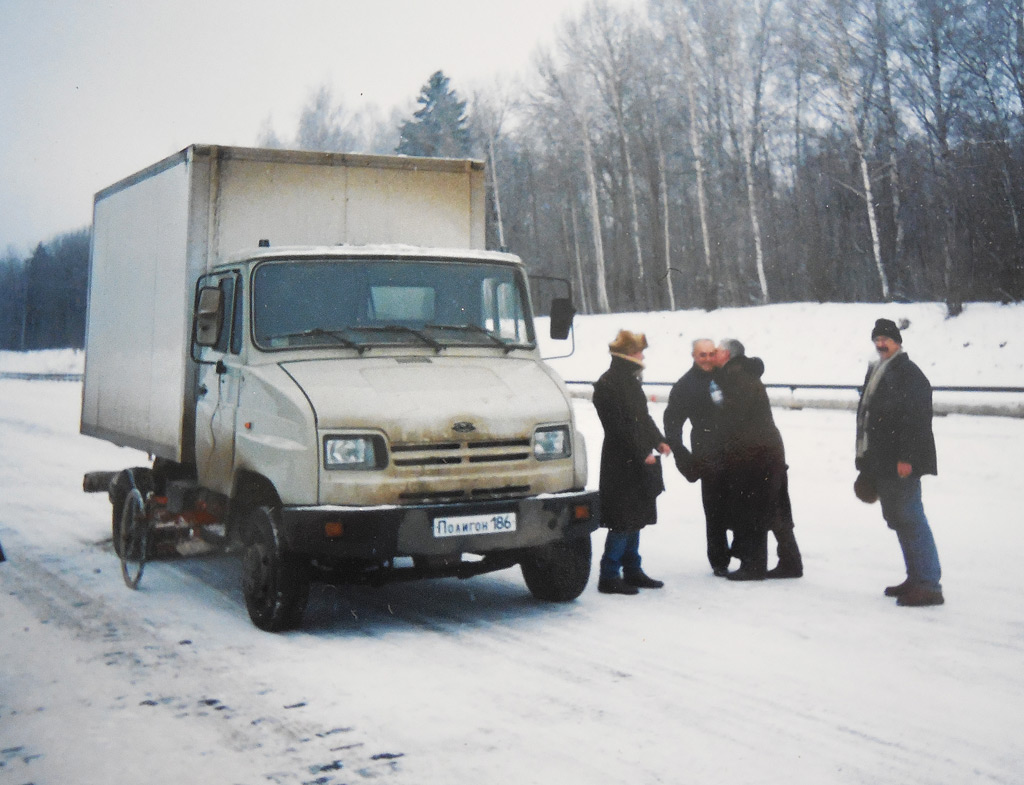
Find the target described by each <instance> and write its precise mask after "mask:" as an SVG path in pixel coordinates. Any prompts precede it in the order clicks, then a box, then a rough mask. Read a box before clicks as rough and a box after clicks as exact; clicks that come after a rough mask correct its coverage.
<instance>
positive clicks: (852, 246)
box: [0, 0, 1024, 348]
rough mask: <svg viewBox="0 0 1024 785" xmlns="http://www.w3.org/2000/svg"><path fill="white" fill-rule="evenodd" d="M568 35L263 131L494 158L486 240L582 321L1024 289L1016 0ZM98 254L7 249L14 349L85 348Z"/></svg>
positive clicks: (664, 19) (1015, 296) (1020, 15)
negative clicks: (472, 78)
mask: <svg viewBox="0 0 1024 785" xmlns="http://www.w3.org/2000/svg"><path fill="white" fill-rule="evenodd" d="M555 40H556V43H555V44H553V45H552V46H550V47H549V48H548V49H546V50H544V51H540V52H538V54H537V57H536V59H535V64H534V66H533V68H531V72H530V73H528V74H525V75H523V78H522V80H521V81H520V82H518V83H517V84H516V85H515V86H509V85H501V84H498V85H494V86H492V87H491V88H489V89H486V90H477V91H476V92H474V94H473V95H472V96H470V97H469V98H468V99H466V100H464V99H463V98H462V97H460V95H459V94H458V92H457V91H456V90H454V89H453V88H452V86H451V84H450V83H449V80H448V78H447V77H446V76H445V75H444V73H443V72H441V71H438V72H436V73H435V74H433V75H432V76H430V77H429V79H428V80H427V82H426V83H425V84H424V86H423V88H422V90H421V91H420V94H419V96H418V98H417V104H418V108H417V109H416V111H415V112H414V113H413V114H412V115H411V116H404V115H403V114H402V113H400V112H398V111H397V110H394V111H392V112H391V114H390V115H389V116H384V115H382V114H381V113H379V112H377V111H373V110H371V109H367V108H362V109H357V110H351V109H349V108H347V107H346V106H344V104H343V103H342V102H339V101H336V100H335V98H334V96H333V94H332V91H331V89H330V88H329V87H326V86H325V87H321V88H320V89H319V90H318V91H316V92H315V93H314V94H313V95H312V96H311V98H310V100H309V101H308V103H307V105H306V106H305V108H304V109H303V111H302V113H301V115H300V117H299V119H298V122H297V126H296V129H295V132H294V134H290V135H288V136H286V137H284V138H282V137H280V136H278V135H277V133H276V132H275V131H274V130H273V129H271V128H270V126H269V124H268V125H267V126H265V127H264V128H263V129H262V131H261V132H260V134H259V137H258V144H261V145H264V146H277V147H294V148H299V149H311V150H332V151H344V152H373V153H395V152H397V153H402V154H408V155H431V156H444V157H462V156H468V155H471V156H474V157H478V158H482V159H485V160H486V161H487V164H488V198H489V207H490V209H489V215H488V245H489V247H492V248H504V249H508V250H511V251H512V252H514V253H518V254H519V255H520V256H522V257H523V258H524V260H525V261H526V263H527V265H528V266H529V268H530V269H531V271H532V272H534V273H537V274H543V275H550V276H561V277H564V278H566V279H568V280H570V281H571V282H572V285H573V288H574V291H575V299H576V302H577V307H578V308H580V310H582V311H584V312H593V313H601V312H609V311H634V310H640V311H646V310H662V309H666V310H672V309H677V308H716V307H721V306H742V305H750V304H761V303H772V302H786V301H832V302H849V301H860V302H864V301H879V302H881V301H891V300H927V301H943V302H945V303H946V304H947V308H948V311H949V313H950V315H956V314H957V313H959V312H960V310H961V309H962V307H963V303H964V302H965V301H971V300H988V301H1004V302H1010V301H1020V300H1022V299H1024V213H1022V210H1024V176H1022V175H1024V133H1022V132H1024V4H1022V3H1021V2H1020V0H647V2H646V4H644V5H642V6H637V7H632V8H622V7H619V6H615V5H611V4H609V3H608V2H606V0H592V1H591V2H590V3H589V4H588V5H587V6H586V7H585V8H584V9H583V10H582V11H581V13H580V14H579V15H578V16H577V17H575V18H570V19H567V20H566V21H565V22H564V23H563V24H562V25H561V26H560V28H559V30H558V31H557V36H556V39H555ZM87 254H88V233H87V230H83V231H81V232H76V233H72V234H69V235H62V236H61V237H59V238H56V239H55V240H53V241H51V242H49V243H46V244H40V245H39V246H38V247H37V249H36V251H35V252H34V253H33V254H32V256H31V257H30V258H29V259H27V260H18V259H15V258H13V257H12V256H11V254H8V257H7V258H5V259H2V260H0V298H2V300H3V302H0V344H2V346H4V347H14V348H41V347H43V346H46V345H51V344H54V342H62V341H67V342H70V343H68V344H65V345H81V330H82V328H81V325H82V324H83V323H84V289H85V285H84V272H83V271H84V269H85V268H86V266H87V263H86V262H85V261H84V260H85V259H86V258H87ZM76 309H77V310H76ZM69 314H71V316H69Z"/></svg>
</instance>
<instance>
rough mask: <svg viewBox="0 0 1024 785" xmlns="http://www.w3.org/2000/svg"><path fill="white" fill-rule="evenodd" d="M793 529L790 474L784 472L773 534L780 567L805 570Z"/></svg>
mask: <svg viewBox="0 0 1024 785" xmlns="http://www.w3.org/2000/svg"><path fill="white" fill-rule="evenodd" d="M793 527H794V523H793V505H792V503H791V502H790V500H789V472H786V471H783V473H782V484H781V485H780V486H779V498H778V503H777V505H776V509H775V519H774V521H773V522H772V534H774V535H775V542H776V543H777V548H776V553H777V554H778V557H779V566H780V567H786V568H792V569H799V570H803V568H804V562H803V557H802V556H800V546H798V545H797V544H796V535H795V534H794V533H793ZM767 546H768V544H767V543H765V547H766V548H767Z"/></svg>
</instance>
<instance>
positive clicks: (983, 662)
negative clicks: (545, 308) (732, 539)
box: [0, 380, 1024, 785]
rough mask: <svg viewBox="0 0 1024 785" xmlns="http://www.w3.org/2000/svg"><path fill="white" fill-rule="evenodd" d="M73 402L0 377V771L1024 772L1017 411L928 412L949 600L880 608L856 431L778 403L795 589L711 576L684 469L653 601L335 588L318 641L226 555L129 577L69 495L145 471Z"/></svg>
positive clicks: (794, 777) (274, 777)
mask: <svg viewBox="0 0 1024 785" xmlns="http://www.w3.org/2000/svg"><path fill="white" fill-rule="evenodd" d="M79 396H80V386H79V385H78V384H73V383H66V382H24V381H6V380H5V381H0V540H2V542H3V545H4V549H5V551H6V552H7V556H8V560H9V561H8V562H7V563H5V564H3V565H0V625H2V629H3V635H2V636H0V781H3V782H10V783H12V785H15V784H17V785H22V784H24V783H30V782H31V783H34V784H35V785H49V784H52V785H57V784H58V783H60V784H61V785H63V784H65V783H75V784H76V785H88V784H90V783H96V785H120V783H129V782H130V783H137V782H146V783H149V784H150V785H163V783H175V785H180V783H182V782H189V783H196V784H197V785H205V783H210V784H211V785H213V784H214V783H217V784H218V785H221V784H224V785H243V784H244V785H256V784H257V783H282V784H285V783H288V784H290V783H325V784H328V783H330V784H334V783H346V782H347V783H353V782H359V781H361V780H363V779H383V780H388V781H394V782H400V783H415V784H416V785H432V784H434V783H436V784H437V785H453V784H456V785H458V784H461V783H467V784H469V783H473V784H474V785H483V784H485V783H486V784H487V785H502V784H504V783H509V784H510V785H512V784H513V783H514V784H515V785H524V784H526V783H587V785H599V784H601V783H609V784H611V783H637V784H638V785H648V784H649V783H730V784H731V783H759V784H760V783H870V784H871V785H878V784H879V783H893V785H897V784H898V785H911V784H912V783H922V785H924V784H925V783H927V784H928V785H933V784H934V783H949V785H961V784H962V783H1021V782H1022V781H1024V774H1022V772H1024V741H1022V739H1024V736H1022V733H1021V728H1022V727H1024V571H1022V570H1021V569H1020V567H1019V563H1020V558H1021V554H1022V552H1024V526H1022V523H1024V516H1022V514H1021V512H1020V495H1021V491H1020V470H1021V467H1022V466H1024V421H1021V420H1011V419H1003V418H981V417H964V416H950V417H944V418H939V419H937V420H936V423H935V427H936V437H937V441H938V448H939V460H940V471H941V474H940V476H939V477H938V478H928V479H926V480H925V491H924V494H925V505H926V509H927V511H928V513H929V517H930V519H931V521H932V524H933V528H934V530H935V534H936V539H937V542H938V545H939V552H940V555H941V557H942V560H943V568H944V576H943V584H944V588H945V592H946V597H947V604H946V605H945V606H942V607H939V608H925V609H905V608H898V607H897V606H896V605H895V604H894V602H893V601H892V600H889V599H886V598H884V597H883V596H882V588H883V587H884V586H885V585H886V584H888V583H893V582H897V581H899V580H900V579H901V578H902V561H901V558H900V555H899V550H898V547H897V545H896V540H895V537H894V536H893V535H892V534H891V532H889V531H888V530H887V529H886V528H885V526H884V524H883V522H882V520H881V515H880V513H879V510H878V507H877V505H876V506H866V505H863V504H861V503H860V502H858V501H857V500H856V499H855V498H854V497H853V494H852V492H851V488H850V486H851V483H852V480H853V471H852V467H851V465H850V464H851V459H850V452H851V449H852V429H853V415H852V414H851V413H849V412H837V411H781V410H780V411H777V412H776V417H777V420H778V423H779V426H780V428H781V430H782V432H783V435H784V438H785V440H786V446H787V451H788V457H789V462H790V465H791V491H792V496H793V502H794V508H795V513H796V518H797V527H798V528H797V536H798V539H799V541H800V545H801V547H802V549H803V551H804V558H805V563H806V569H807V575H806V577H805V578H803V579H801V580H796V581H778V582H766V583H761V584H733V583H729V582H727V581H724V580H721V579H716V578H714V577H712V576H711V574H710V571H709V569H708V566H707V563H706V560H705V558H704V543H703V520H702V515H701V512H700V503H699V494H698V489H697V487H696V486H691V485H688V484H687V483H686V482H685V481H683V480H682V479H681V478H679V477H678V476H677V475H676V474H675V472H674V470H672V471H668V470H667V471H666V479H667V485H668V490H667V492H666V494H664V495H663V496H662V497H661V499H660V523H659V524H658V526H657V527H655V528H653V529H650V530H648V531H646V532H645V533H644V535H643V539H642V543H641V546H642V548H641V549H642V552H643V554H644V556H645V567H646V568H647V570H648V572H650V573H651V574H652V575H654V576H656V577H659V578H663V579H665V580H666V582H667V585H666V587H665V588H664V589H663V590H660V591H646V592H643V593H642V594H641V595H640V596H638V597H608V596H604V595H600V594H598V593H597V592H596V589H595V588H594V581H593V579H592V582H591V585H590V586H589V587H588V588H587V590H586V592H585V593H584V594H583V596H582V597H580V599H579V600H577V601H576V602H574V603H571V604H568V605H543V604H539V603H537V602H535V601H534V600H532V599H531V597H530V595H529V593H528V592H527V590H526V588H525V586H524V585H523V583H522V579H521V577H520V575H519V573H518V571H517V570H509V571H506V572H503V573H497V574H494V575H490V576H484V577H480V578H475V579H472V580H470V581H464V582H459V581H455V580H445V581H432V582H419V583H412V584H404V585H395V586H390V587H385V588H382V589H369V588H340V589H337V588H322V589H319V590H316V591H314V594H313V597H312V599H311V603H310V607H309V610H308V612H307V615H306V619H305V624H304V627H303V629H302V630H301V631H300V632H296V633H291V634H287V635H269V634H266V633H262V632H259V631H258V630H256V629H255V628H254V627H252V626H251V624H250V623H249V620H248V617H247V615H246V612H245V607H244V602H243V601H242V597H241V591H240V588H239V571H238V567H237V564H236V563H235V562H234V561H233V560H232V559H230V558H227V557H214V558H210V557H207V558H196V559H191V560H181V561H176V562H160V563H153V564H151V565H149V566H147V568H146V573H145V576H144V577H143V580H142V585H141V588H140V590H139V591H137V592H132V591H129V590H128V589H126V588H125V587H124V585H123V583H122V582H121V577H120V571H119V565H118V562H117V560H116V558H115V557H114V555H113V553H112V550H111V547H110V541H109V534H110V532H109V520H110V517H109V516H110V513H109V505H108V503H107V501H106V498H105V497H104V496H102V495H86V494H83V493H82V492H81V490H80V483H81V477H82V474H83V473H84V472H85V471H87V470H93V469H104V468H110V469H114V468H123V467H125V466H129V465H137V464H138V463H140V462H141V460H142V457H141V456H139V455H138V454H137V453H133V452H131V451H128V450H121V449H118V448H114V447H112V446H110V445H108V444H105V443H103V442H99V441H96V440H93V439H88V438H86V437H82V436H79V435H78V433H77V430H78V405H79ZM652 409H653V410H654V414H655V417H656V418H657V419H660V416H661V410H660V408H659V407H658V406H653V407H652ZM577 411H578V413H579V417H580V421H581V424H582V426H583V428H584V431H585V432H586V433H587V434H588V439H589V445H588V446H589V449H590V453H591V455H592V465H596V454H597V450H598V449H599V446H600V427H599V424H598V423H597V420H596V418H595V417H594V415H593V411H592V409H591V408H590V406H589V404H588V403H586V402H585V401H579V402H578V403H577ZM602 541H603V539H602V535H601V534H600V533H598V534H596V535H595V537H594V544H595V548H596V549H597V550H599V549H600V545H601V543H602Z"/></svg>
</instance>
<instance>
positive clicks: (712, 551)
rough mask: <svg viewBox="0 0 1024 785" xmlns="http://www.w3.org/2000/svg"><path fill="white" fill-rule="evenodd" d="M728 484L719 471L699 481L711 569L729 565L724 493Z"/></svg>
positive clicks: (726, 510) (726, 512)
mask: <svg viewBox="0 0 1024 785" xmlns="http://www.w3.org/2000/svg"><path fill="white" fill-rule="evenodd" d="M728 489H729V486H728V485H727V484H726V481H725V476H724V475H722V474H720V473H715V474H709V475H708V476H707V477H704V478H703V479H702V480H701V481H700V495H701V501H703V502H704V523H705V529H706V532H707V541H708V563H709V564H711V569H713V570H724V569H728V567H729V559H730V558H731V556H730V549H729V511H728V508H727V507H726V498H727V497H726V493H727V491H728Z"/></svg>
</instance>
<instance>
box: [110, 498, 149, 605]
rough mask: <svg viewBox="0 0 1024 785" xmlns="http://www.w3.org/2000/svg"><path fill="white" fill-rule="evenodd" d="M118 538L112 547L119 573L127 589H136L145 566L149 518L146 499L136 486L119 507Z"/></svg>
mask: <svg viewBox="0 0 1024 785" xmlns="http://www.w3.org/2000/svg"><path fill="white" fill-rule="evenodd" d="M118 528H119V532H118V534H119V539H118V540H117V541H115V544H114V548H115V549H116V550H117V552H118V555H119V556H120V557H121V575H122V577H123V578H124V584H125V586H127V587H128V588H129V589H137V588H138V587H139V581H141V580H142V570H143V569H145V567H146V548H148V547H149V520H148V519H147V517H146V501H145V499H143V498H142V492H141V491H139V489H138V488H132V489H131V490H130V491H128V494H127V495H126V496H125V499H124V504H123V505H122V507H121V524H120V526H119V527H118Z"/></svg>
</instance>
